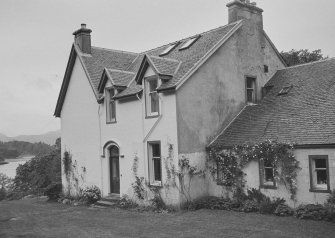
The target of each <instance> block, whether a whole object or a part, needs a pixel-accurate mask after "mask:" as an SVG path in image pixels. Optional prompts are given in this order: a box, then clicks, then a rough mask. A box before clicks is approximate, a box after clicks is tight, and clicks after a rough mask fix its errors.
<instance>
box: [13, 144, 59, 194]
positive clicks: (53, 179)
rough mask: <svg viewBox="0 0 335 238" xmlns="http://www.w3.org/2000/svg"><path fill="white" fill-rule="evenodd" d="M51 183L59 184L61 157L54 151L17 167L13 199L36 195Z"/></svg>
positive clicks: (57, 151)
mask: <svg viewBox="0 0 335 238" xmlns="http://www.w3.org/2000/svg"><path fill="white" fill-rule="evenodd" d="M52 183H61V156H60V151H59V150H55V151H52V152H51V153H49V154H47V155H44V156H36V157H34V158H32V159H31V160H29V161H27V162H26V163H24V164H22V165H19V166H18V168H17V169H16V176H15V178H14V189H13V194H12V197H13V198H20V197H21V196H24V195H26V194H36V193H37V192H38V191H39V190H40V189H46V188H47V187H48V186H49V185H50V184H52Z"/></svg>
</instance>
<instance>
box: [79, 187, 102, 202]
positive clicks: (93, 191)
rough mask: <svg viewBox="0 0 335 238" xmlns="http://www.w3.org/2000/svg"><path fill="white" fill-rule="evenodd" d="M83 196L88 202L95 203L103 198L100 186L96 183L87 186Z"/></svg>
mask: <svg viewBox="0 0 335 238" xmlns="http://www.w3.org/2000/svg"><path fill="white" fill-rule="evenodd" d="M82 196H83V198H84V199H85V201H86V202H87V203H88V204H91V203H95V202H96V201H98V200H99V199H100V198H101V191H100V188H98V187H97V186H95V185H93V186H91V187H86V188H85V189H84V190H83V193H82Z"/></svg>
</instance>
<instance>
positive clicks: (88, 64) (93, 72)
mask: <svg viewBox="0 0 335 238" xmlns="http://www.w3.org/2000/svg"><path fill="white" fill-rule="evenodd" d="M79 51H80V50H79ZM137 56H138V54H136V53H131V52H124V51H119V50H109V49H104V48H99V47H94V46H92V50H91V55H88V54H81V55H80V57H81V59H82V61H83V63H84V65H85V68H86V70H87V72H88V75H89V79H90V80H91V83H92V85H93V88H94V90H95V93H96V95H97V94H98V85H99V81H100V79H101V75H102V72H103V70H104V69H105V68H108V69H115V70H125V71H126V70H127V68H128V67H129V66H130V65H131V64H132V63H133V61H134V60H135V59H136V57H137Z"/></svg>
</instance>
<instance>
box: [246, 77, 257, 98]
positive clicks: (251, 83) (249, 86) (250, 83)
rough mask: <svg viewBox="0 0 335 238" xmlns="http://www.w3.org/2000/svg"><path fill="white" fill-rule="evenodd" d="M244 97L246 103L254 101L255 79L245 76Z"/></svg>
mask: <svg viewBox="0 0 335 238" xmlns="http://www.w3.org/2000/svg"><path fill="white" fill-rule="evenodd" d="M246 97H247V103H256V79H255V78H251V77H247V78H246Z"/></svg>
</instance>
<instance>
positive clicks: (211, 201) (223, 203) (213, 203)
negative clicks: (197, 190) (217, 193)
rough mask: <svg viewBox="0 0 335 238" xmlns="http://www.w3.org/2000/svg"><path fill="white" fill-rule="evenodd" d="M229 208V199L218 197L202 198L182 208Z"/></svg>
mask: <svg viewBox="0 0 335 238" xmlns="http://www.w3.org/2000/svg"><path fill="white" fill-rule="evenodd" d="M230 207H231V201H230V200H229V199H223V198H218V197H204V198H201V199H198V200H196V201H194V202H191V203H187V204H185V205H184V207H183V208H184V209H188V210H199V209H211V210H230Z"/></svg>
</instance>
